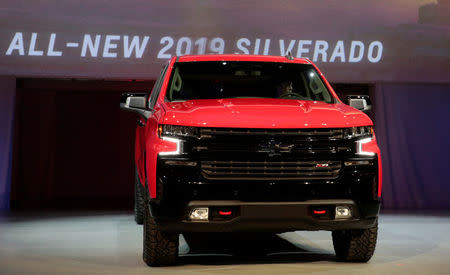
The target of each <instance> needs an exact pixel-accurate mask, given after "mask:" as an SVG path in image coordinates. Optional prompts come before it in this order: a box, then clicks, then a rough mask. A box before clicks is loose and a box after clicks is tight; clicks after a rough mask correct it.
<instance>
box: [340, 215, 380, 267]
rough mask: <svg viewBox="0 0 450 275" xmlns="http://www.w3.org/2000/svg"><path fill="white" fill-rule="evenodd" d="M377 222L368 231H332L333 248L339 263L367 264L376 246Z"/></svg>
mask: <svg viewBox="0 0 450 275" xmlns="http://www.w3.org/2000/svg"><path fill="white" fill-rule="evenodd" d="M377 235H378V221H377V222H376V223H375V226H374V227H372V228H369V229H362V230H357V229H351V230H336V231H333V233H332V236H333V246H334V251H335V252H336V256H337V258H338V260H339V261H345V262H367V261H369V260H370V258H372V255H373V253H374V251H375V246H376V244H377Z"/></svg>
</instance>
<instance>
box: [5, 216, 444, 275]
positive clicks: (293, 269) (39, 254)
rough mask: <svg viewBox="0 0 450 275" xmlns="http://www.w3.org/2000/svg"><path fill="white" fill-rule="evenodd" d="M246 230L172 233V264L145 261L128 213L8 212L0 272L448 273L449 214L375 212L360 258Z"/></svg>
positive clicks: (312, 236)
mask: <svg viewBox="0 0 450 275" xmlns="http://www.w3.org/2000/svg"><path fill="white" fill-rule="evenodd" d="M247 237H248V238H246V239H242V238H235V237H229V238H228V239H227V240H226V241H224V242H222V243H221V244H219V245H216V244H214V245H212V244H211V240H208V241H206V243H201V244H199V243H191V248H189V246H188V245H187V243H186V241H185V240H184V238H180V255H181V257H180V261H179V265H177V266H174V267H159V268H150V267H147V266H146V265H145V264H144V262H143V261H142V226H138V225H136V224H135V223H134V220H133V216H132V214H131V213H123V212H122V213H92V212H89V213H85V214H80V213H78V214H73V213H58V214H55V213H53V214H46V215H44V214H40V215H31V216H30V215H23V214H21V215H17V214H16V215H9V216H6V217H2V218H1V221H0V274H61V273H64V274H110V273H117V274H136V273H139V274H140V273H144V272H145V273H147V272H151V274H183V273H184V274H221V275H222V274H277V275H283V274H300V273H301V274H308V273H314V274H329V273H333V274H450V217H449V216H437V215H431V214H426V215H423V214H422V215H417V214H416V215H413V214H407V215H399V214H389V215H388V214H384V215H382V216H381V217H380V231H379V236H378V245H377V249H376V251H375V255H374V257H373V258H372V260H371V261H370V262H369V263H367V264H351V263H339V262H336V260H335V256H334V251H333V246H332V242H331V234H330V232H325V231H321V232H303V231H298V232H291V233H284V234H280V235H274V234H268V235H252V236H247ZM249 247H254V249H250V248H249Z"/></svg>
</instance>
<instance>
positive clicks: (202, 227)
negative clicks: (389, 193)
mask: <svg viewBox="0 0 450 275" xmlns="http://www.w3.org/2000/svg"><path fill="white" fill-rule="evenodd" d="M336 206H348V207H349V208H350V209H351V213H352V217H351V218H348V219H335V212H334V209H335V208H336ZM198 207H208V208H209V209H210V216H209V220H208V221H192V220H189V217H188V213H190V211H191V210H192V209H194V208H198ZM221 209H222V210H224V211H231V212H232V213H233V214H232V215H230V216H229V217H225V218H221V217H217V216H213V213H214V212H217V211H218V210H221ZM319 209H320V210H326V214H325V215H317V214H314V212H313V211H314V210H319ZM149 210H150V213H151V215H152V216H153V217H154V219H155V221H156V223H157V225H158V227H159V228H160V229H161V230H163V231H171V232H179V233H182V232H239V231H258V232H261V231H263V232H288V231H296V230H339V229H365V228H370V227H372V226H373V225H374V224H375V222H376V218H377V216H378V213H379V210H380V202H379V201H372V202H366V203H359V204H356V203H355V202H354V201H353V200H335V199H334V200H309V201H302V202H243V201H191V202H189V203H188V204H187V206H186V209H185V213H186V215H184V216H182V217H179V218H175V217H168V216H164V215H160V214H161V210H162V209H161V205H159V204H158V203H157V202H156V201H150V203H149Z"/></svg>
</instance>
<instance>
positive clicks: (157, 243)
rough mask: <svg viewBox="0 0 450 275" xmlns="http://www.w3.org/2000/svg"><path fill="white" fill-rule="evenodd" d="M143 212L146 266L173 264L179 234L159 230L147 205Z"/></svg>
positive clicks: (176, 253) (176, 252)
mask: <svg viewBox="0 0 450 275" xmlns="http://www.w3.org/2000/svg"><path fill="white" fill-rule="evenodd" d="M144 212H145V217H144V253H143V259H144V262H145V263H146V264H147V265H148V266H167V265H174V264H175V263H176V261H177V258H178V242H179V234H176V233H168V232H163V231H161V230H160V229H158V227H157V225H156V223H155V221H154V219H153V218H152V217H151V216H150V211H149V209H148V207H145V211H144Z"/></svg>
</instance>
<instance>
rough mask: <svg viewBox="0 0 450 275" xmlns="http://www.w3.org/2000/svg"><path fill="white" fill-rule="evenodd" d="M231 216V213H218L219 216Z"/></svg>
mask: <svg viewBox="0 0 450 275" xmlns="http://www.w3.org/2000/svg"><path fill="white" fill-rule="evenodd" d="M231 214H232V213H231V211H219V215H221V216H230V215H231Z"/></svg>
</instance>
